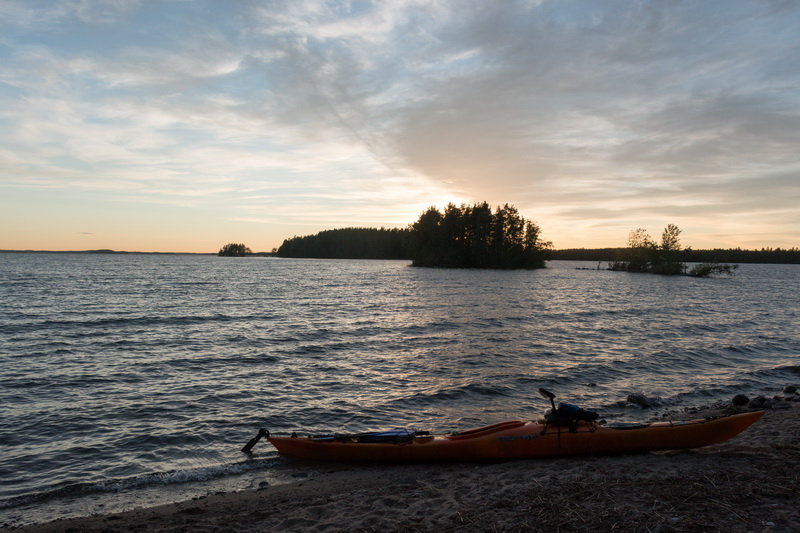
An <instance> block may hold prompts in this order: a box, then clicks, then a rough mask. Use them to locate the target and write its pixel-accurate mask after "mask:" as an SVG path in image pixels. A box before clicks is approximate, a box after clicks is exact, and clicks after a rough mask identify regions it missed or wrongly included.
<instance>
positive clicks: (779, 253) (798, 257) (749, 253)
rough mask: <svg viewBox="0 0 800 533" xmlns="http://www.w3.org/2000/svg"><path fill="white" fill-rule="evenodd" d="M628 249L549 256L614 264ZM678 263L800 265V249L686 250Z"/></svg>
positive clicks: (580, 250) (556, 252)
mask: <svg viewBox="0 0 800 533" xmlns="http://www.w3.org/2000/svg"><path fill="white" fill-rule="evenodd" d="M624 250H626V248H623V247H620V248H566V249H563V250H553V251H552V252H550V259H555V260H560V261H601V262H605V261H613V260H614V258H615V257H619V255H620V254H621V253H623V252H624ZM675 254H676V259H677V260H678V261H681V262H684V263H769V264H787V265H797V264H800V248H761V249H760V250H743V249H742V248H727V249H723V248H713V249H710V250H693V249H691V248H687V249H685V250H680V251H677V252H675Z"/></svg>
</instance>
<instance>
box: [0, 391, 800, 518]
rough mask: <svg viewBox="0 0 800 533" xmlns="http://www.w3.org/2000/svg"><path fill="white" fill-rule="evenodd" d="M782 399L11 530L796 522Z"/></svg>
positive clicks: (793, 457) (795, 452) (792, 439)
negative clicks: (678, 432)
mask: <svg viewBox="0 0 800 533" xmlns="http://www.w3.org/2000/svg"><path fill="white" fill-rule="evenodd" d="M790 405H791V407H790V408H786V409H780V410H776V409H768V410H767V413H766V415H765V416H764V418H762V419H761V420H760V421H759V422H757V423H756V424H755V425H754V426H752V427H751V428H750V429H748V430H747V431H745V432H744V433H743V434H741V435H739V436H737V437H736V438H734V439H732V440H730V441H728V442H725V443H723V444H719V445H715V446H710V447H706V448H702V449H696V450H689V451H680V452H677V451H676V452H659V453H650V454H643V455H627V456H613V457H586V458H565V459H556V460H521V461H507V462H490V463H456V464H425V465H412V466H397V465H388V466H379V465H367V466H360V465H335V464H332V465H331V467H330V469H329V470H325V469H323V470H321V473H315V474H314V475H310V476H308V477H305V478H299V480H298V482H297V483H292V484H287V485H277V486H267V487H265V488H264V489H263V490H258V491H248V492H237V493H228V494H218V495H214V496H209V497H205V498H200V499H196V500H191V501H186V502H182V503H178V504H170V505H164V506H160V507H155V508H149V509H136V510H133V511H129V512H125V513H120V514H111V515H105V516H92V517H87V518H77V519H66V520H58V521H55V522H51V523H47V524H40V525H36V526H27V527H22V528H18V529H12V530H11V531H19V532H25V533H34V532H36V533H55V532H83V531H87V532H100V531H102V532H122V531H137V532H161V531H163V532H167V531H175V532H178V531H181V532H183V531H185V532H189V531H207V532H239V531H244V532H247V531H465V532H466V531H637V532H643V531H645V532H646V531H650V532H656V531H658V532H661V533H666V532H673V531H675V532H677V531H701V530H702V531H728V532H749V531H770V532H789V531H800V505H798V503H800V419H799V418H800V417H798V412H799V411H798V409H800V407H798V403H796V402H792V403H791V404H790ZM711 414H713V413H711V412H708V411H697V412H682V413H670V414H669V417H670V419H691V418H701V417H703V416H709V415H711ZM263 445H268V444H266V443H265V444H263ZM3 531H6V530H3Z"/></svg>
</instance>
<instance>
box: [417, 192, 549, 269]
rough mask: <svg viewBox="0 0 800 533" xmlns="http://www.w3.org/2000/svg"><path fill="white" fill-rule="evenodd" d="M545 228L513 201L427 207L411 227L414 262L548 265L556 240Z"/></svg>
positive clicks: (430, 264) (477, 265)
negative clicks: (548, 237)
mask: <svg viewBox="0 0 800 533" xmlns="http://www.w3.org/2000/svg"><path fill="white" fill-rule="evenodd" d="M540 236H541V229H540V228H539V226H537V225H536V224H535V223H533V222H531V221H528V220H525V218H524V217H522V215H520V214H519V212H518V211H517V208H516V207H514V206H511V205H509V204H505V205H503V206H498V207H497V208H495V210H494V212H492V210H491V208H490V207H489V204H488V203H486V202H483V203H480V204H474V205H465V204H462V205H461V207H457V206H455V205H454V204H448V205H447V207H445V209H444V213H442V212H440V211H439V210H438V209H437V208H435V207H430V208H428V209H427V210H426V211H425V212H423V213H422V215H420V217H419V220H417V222H415V223H414V224H413V225H412V226H411V260H412V264H413V265H414V266H424V267H445V268H526V269H532V268H544V266H545V260H546V259H547V253H548V252H549V251H550V249H551V248H552V244H551V243H550V242H547V241H543V240H542V239H541V238H540Z"/></svg>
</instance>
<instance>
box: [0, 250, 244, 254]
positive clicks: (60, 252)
mask: <svg viewBox="0 0 800 533" xmlns="http://www.w3.org/2000/svg"><path fill="white" fill-rule="evenodd" d="M0 254H92V255H135V254H139V255H217V254H216V253H215V252H126V251H117V250H0ZM253 255H258V254H253Z"/></svg>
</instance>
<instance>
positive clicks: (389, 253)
mask: <svg viewBox="0 0 800 533" xmlns="http://www.w3.org/2000/svg"><path fill="white" fill-rule="evenodd" d="M410 239H411V231H410V230H408V229H400V228H394V229H386V228H380V229H376V228H343V229H331V230H325V231H320V232H319V233H317V234H316V235H306V236H304V237H292V238H291V239H286V240H285V241H283V244H281V246H280V247H279V248H278V251H277V256H278V257H306V258H319V259H411V252H410Z"/></svg>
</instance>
